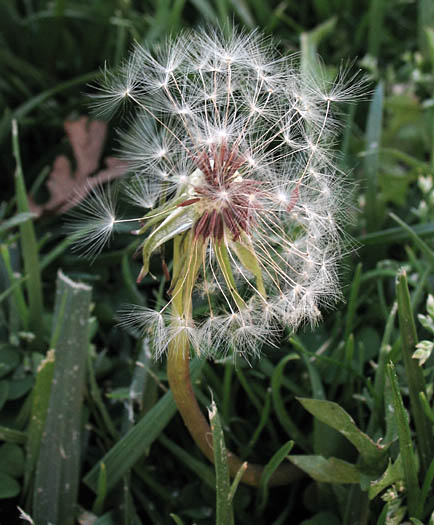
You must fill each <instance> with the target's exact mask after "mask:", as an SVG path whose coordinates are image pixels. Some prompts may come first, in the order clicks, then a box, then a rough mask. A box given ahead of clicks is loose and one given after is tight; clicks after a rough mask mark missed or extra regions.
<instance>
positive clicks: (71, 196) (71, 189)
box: [29, 116, 127, 216]
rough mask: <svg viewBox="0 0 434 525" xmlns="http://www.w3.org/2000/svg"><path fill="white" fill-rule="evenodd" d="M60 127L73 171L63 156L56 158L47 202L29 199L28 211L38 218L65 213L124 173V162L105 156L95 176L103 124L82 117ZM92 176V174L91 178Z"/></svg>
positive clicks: (100, 148)
mask: <svg viewBox="0 0 434 525" xmlns="http://www.w3.org/2000/svg"><path fill="white" fill-rule="evenodd" d="M64 127H65V131H66V134H67V135H68V138H69V142H70V143H71V147H72V151H73V153H74V157H75V162H76V169H75V171H74V172H72V168H71V162H70V161H69V159H68V158H67V157H66V156H65V155H59V156H58V157H57V158H56V160H55V161H54V165H53V169H52V170H51V172H50V174H49V176H48V180H47V188H48V190H49V192H50V197H49V199H48V200H47V201H46V202H45V203H44V204H37V203H36V202H34V200H33V199H32V197H31V196H29V206H30V211H32V212H34V213H36V214H37V215H38V216H40V215H42V214H43V213H65V212H66V211H67V210H69V209H70V208H72V207H73V206H75V205H76V204H78V203H79V202H80V201H82V200H83V199H84V198H85V197H86V195H87V194H88V193H89V192H90V191H91V190H92V188H94V187H95V186H98V185H100V184H103V183H105V182H108V181H110V180H112V179H114V178H116V177H119V176H121V175H123V174H124V173H125V172H126V171H127V164H126V163H125V162H124V161H121V160H119V159H116V158H114V157H106V158H105V159H104V164H105V166H106V167H105V168H104V169H102V170H100V171H98V172H97V173H95V171H96V170H97V169H98V166H99V164H100V158H101V153H102V149H103V146H104V141H105V138H106V132H107V124H106V123H105V122H103V121H101V120H91V121H90V120H89V118H88V117H85V116H83V117H80V118H79V119H77V120H67V121H65V123H64ZM93 173H95V174H94V175H93V176H91V175H92V174H93Z"/></svg>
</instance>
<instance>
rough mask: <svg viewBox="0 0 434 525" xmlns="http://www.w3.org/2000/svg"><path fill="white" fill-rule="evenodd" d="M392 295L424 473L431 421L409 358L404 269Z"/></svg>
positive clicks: (412, 332)
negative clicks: (425, 411) (425, 410)
mask: <svg viewBox="0 0 434 525" xmlns="http://www.w3.org/2000/svg"><path fill="white" fill-rule="evenodd" d="M396 295H397V300H398V317H399V329H400V333H401V354H402V360H403V361H404V367H405V373H406V376H407V383H408V388H409V394H410V411H411V415H412V418H413V420H414V424H415V427H416V432H417V446H418V449H419V454H420V459H421V464H422V471H423V472H426V471H427V469H428V466H429V462H430V461H431V458H432V456H433V436H432V432H431V424H430V422H429V419H428V418H427V417H426V415H425V413H424V410H423V406H422V403H421V401H420V398H419V393H420V392H423V393H424V394H425V395H426V390H425V378H424V376H423V372H422V369H421V367H420V366H419V363H418V361H417V359H413V353H414V351H415V349H416V344H417V333H416V325H415V323H414V318H413V311H412V307H411V303H410V293H409V291H408V284H407V275H406V273H405V271H404V270H402V271H401V272H399V273H398V276H397V281H396Z"/></svg>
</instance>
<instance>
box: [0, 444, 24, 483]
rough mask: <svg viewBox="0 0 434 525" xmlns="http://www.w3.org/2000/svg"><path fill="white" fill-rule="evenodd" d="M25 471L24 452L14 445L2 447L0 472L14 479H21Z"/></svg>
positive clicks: (0, 451)
mask: <svg viewBox="0 0 434 525" xmlns="http://www.w3.org/2000/svg"><path fill="white" fill-rule="evenodd" d="M23 471H24V452H23V449H22V447H19V446H18V445H16V444H14V443H4V444H3V445H1V446H0V472H2V473H3V474H8V475H9V476H12V477H13V478H20V477H21V476H22V474H23Z"/></svg>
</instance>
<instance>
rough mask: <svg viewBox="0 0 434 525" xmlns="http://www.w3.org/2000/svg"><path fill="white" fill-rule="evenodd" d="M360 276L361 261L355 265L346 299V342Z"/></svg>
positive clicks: (350, 326) (351, 328)
mask: <svg viewBox="0 0 434 525" xmlns="http://www.w3.org/2000/svg"><path fill="white" fill-rule="evenodd" d="M361 278H362V263H359V264H358V265H357V266H356V271H355V272H354V278H353V282H352V284H351V290H350V297H349V299H348V308H347V316H346V320H345V333H344V341H345V342H346V341H347V340H348V338H349V336H350V334H351V332H352V331H353V324H354V316H355V313H356V308H357V297H358V294H359V289H360V282H361Z"/></svg>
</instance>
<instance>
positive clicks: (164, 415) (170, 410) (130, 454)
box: [83, 359, 204, 493]
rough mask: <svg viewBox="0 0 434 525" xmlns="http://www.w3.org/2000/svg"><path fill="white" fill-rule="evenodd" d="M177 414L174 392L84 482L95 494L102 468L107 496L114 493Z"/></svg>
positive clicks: (197, 363)
mask: <svg viewBox="0 0 434 525" xmlns="http://www.w3.org/2000/svg"><path fill="white" fill-rule="evenodd" d="M203 364H204V361H203V360H199V359H196V360H194V361H193V362H192V365H191V376H192V380H193V381H194V379H195V378H196V377H197V376H198V374H199V372H200V369H201V368H202V365H203ZM175 413H176V406H175V403H174V401H173V396H172V394H171V392H167V393H166V394H164V396H163V397H162V398H161V399H160V400H159V401H158V403H157V404H156V405H155V406H153V407H152V408H151V410H150V411H149V412H148V413H147V414H146V415H145V416H144V417H143V418H142V419H141V420H140V421H139V422H138V423H137V425H135V426H134V427H133V428H132V429H131V430H130V431H129V432H128V433H127V434H125V436H124V437H123V438H122V439H121V440H120V441H118V442H117V443H116V444H115V445H114V447H112V448H111V449H110V450H109V451H108V452H107V454H106V455H105V456H104V457H103V458H102V459H101V460H100V461H99V462H98V463H97V464H96V465H95V466H94V467H93V468H92V470H91V471H90V472H88V473H87V474H86V476H85V477H84V479H83V481H84V483H86V485H87V486H88V487H89V488H91V489H92V490H93V491H94V492H95V493H96V492H97V487H98V478H99V472H100V464H101V463H102V462H103V463H104V464H105V466H106V472H107V493H109V492H110V490H112V489H113V488H114V487H115V485H117V483H118V482H119V481H120V480H121V479H122V477H123V476H124V475H125V474H126V472H128V470H130V468H131V467H132V466H133V465H134V463H136V462H137V461H138V460H139V459H140V457H141V456H143V455H144V454H145V453H146V451H147V450H148V448H149V446H150V445H151V444H152V443H153V442H154V441H155V440H156V439H157V437H158V436H159V435H160V433H161V432H162V430H163V429H164V427H165V426H166V425H167V424H168V423H169V421H170V420H171V419H172V417H173V416H174V415H175Z"/></svg>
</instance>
